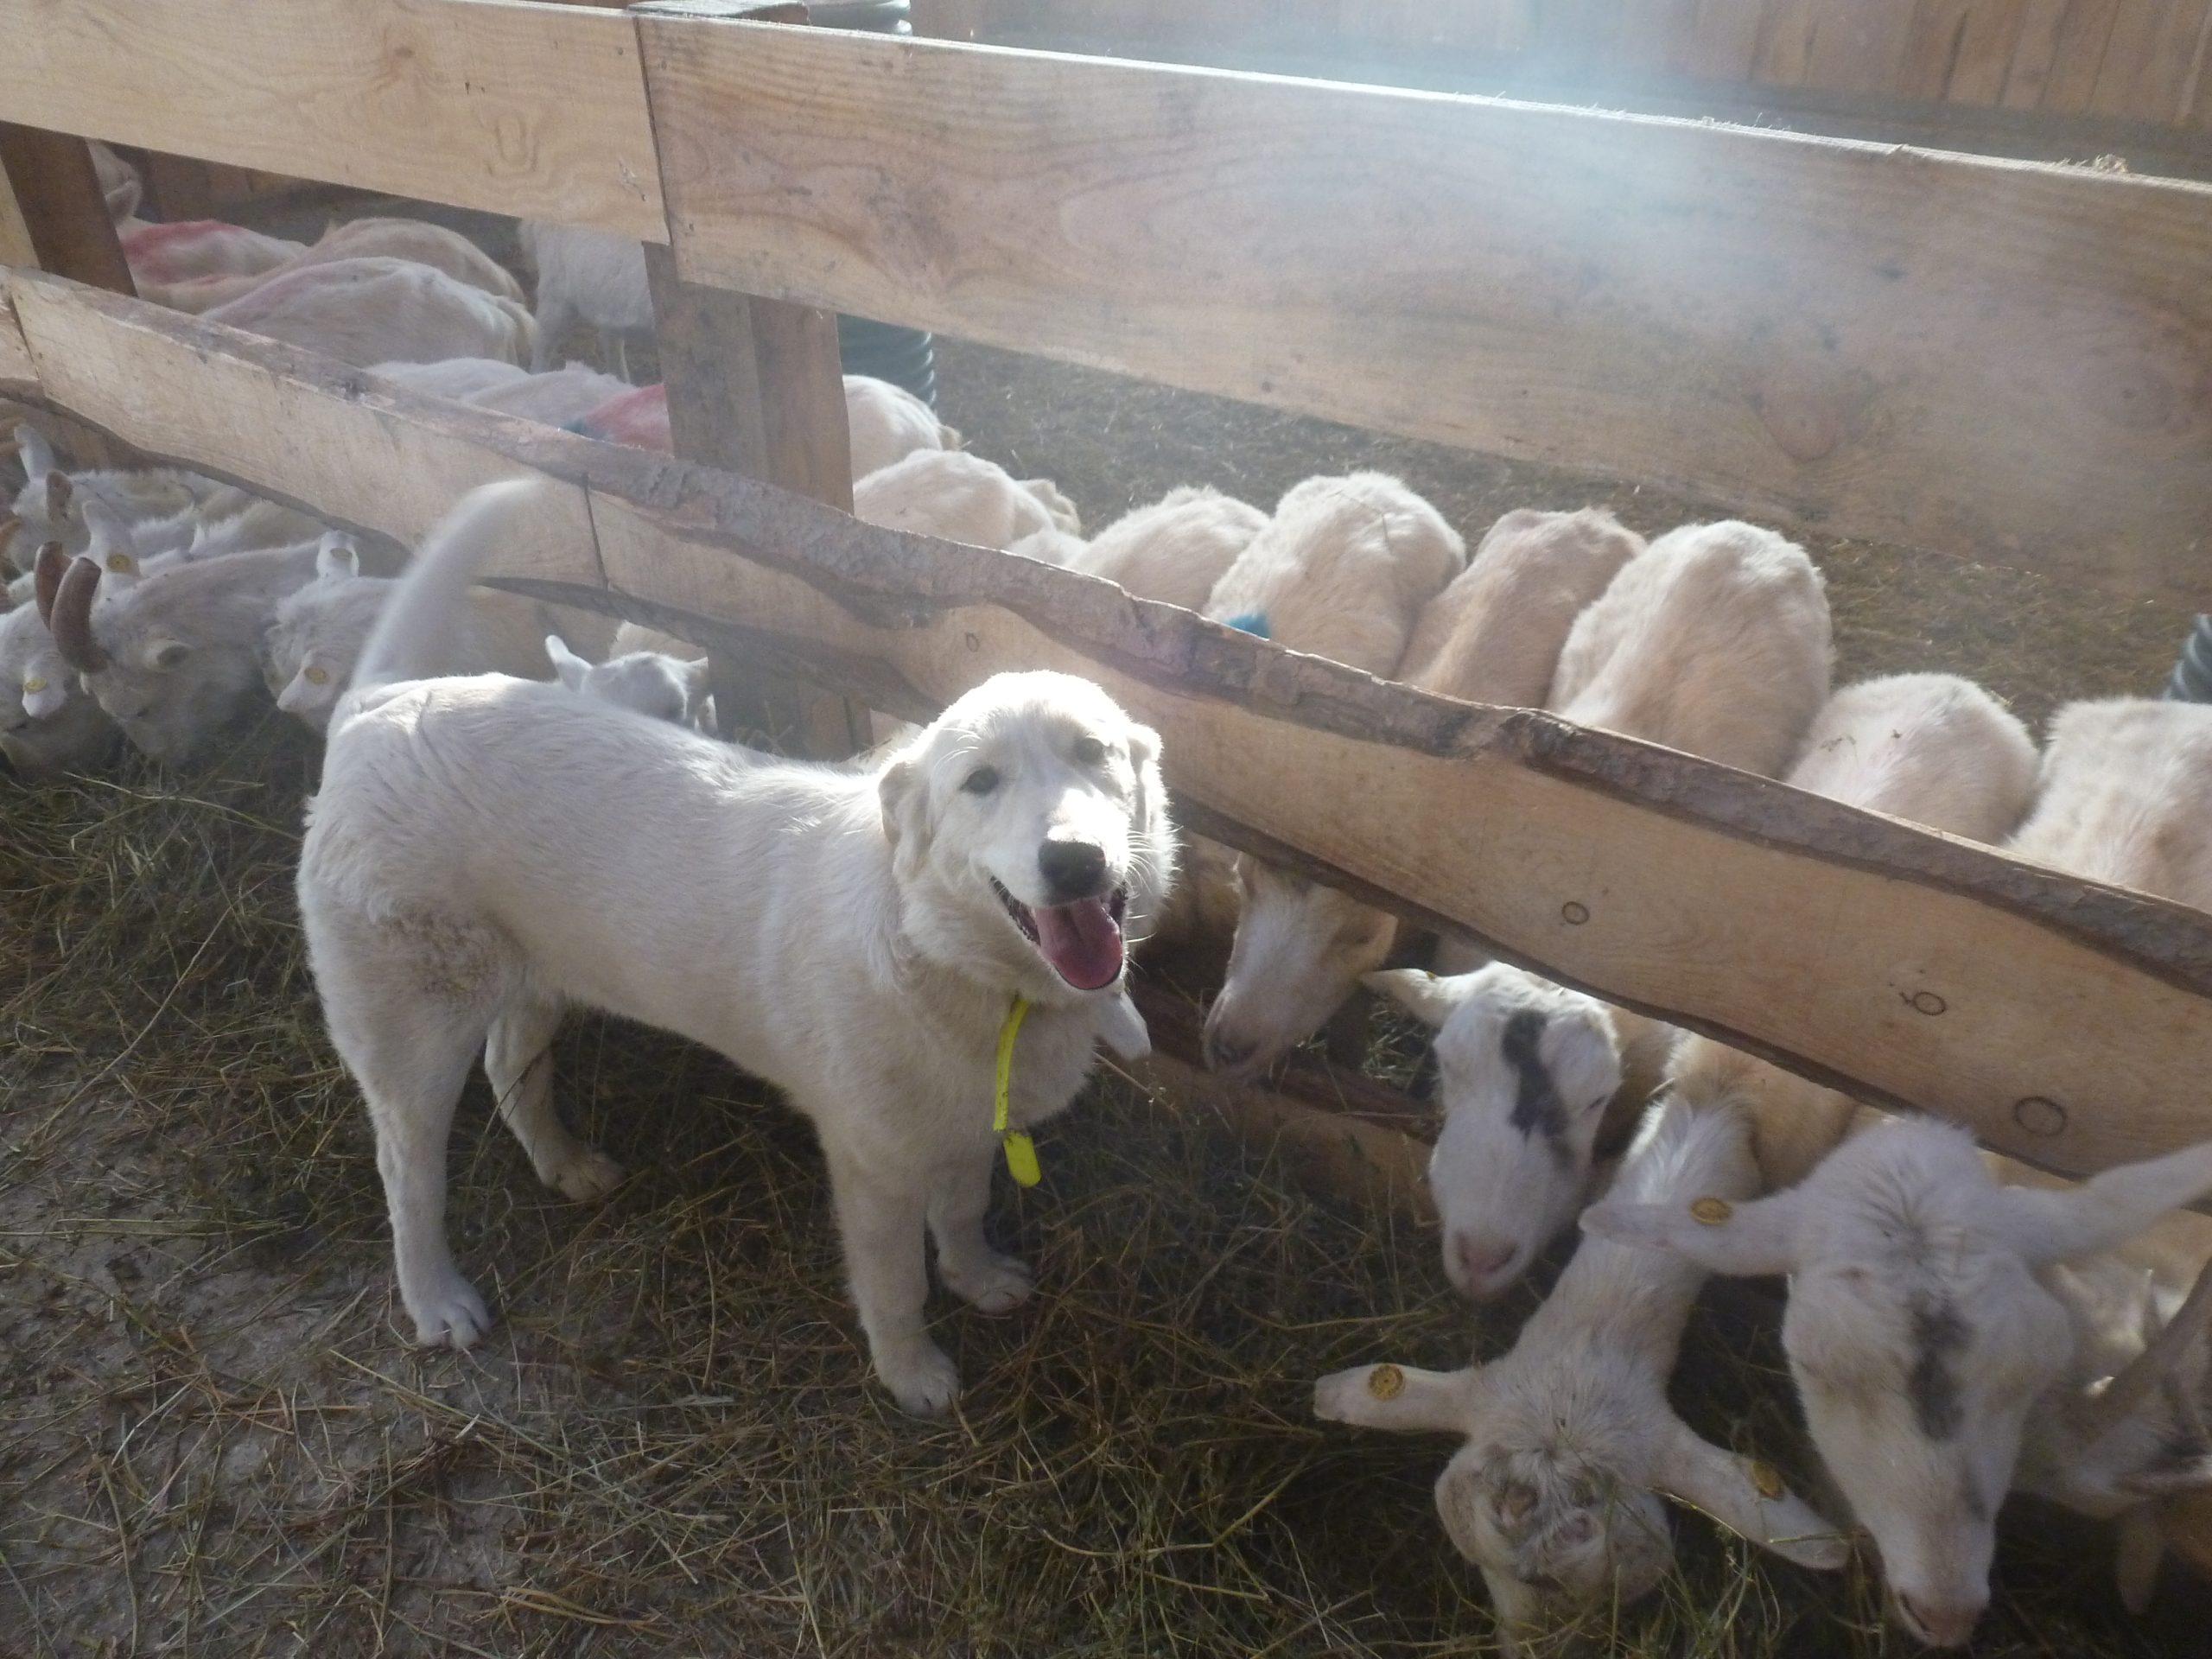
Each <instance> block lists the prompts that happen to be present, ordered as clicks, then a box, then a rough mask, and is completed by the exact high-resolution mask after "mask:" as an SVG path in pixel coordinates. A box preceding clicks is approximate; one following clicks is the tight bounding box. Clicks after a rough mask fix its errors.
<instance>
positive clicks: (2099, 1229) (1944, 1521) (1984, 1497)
mask: <svg viewBox="0 0 2212 1659" xmlns="http://www.w3.org/2000/svg"><path fill="white" fill-rule="evenodd" d="M2208 1188H2212V1144H2208V1145H2205V1146H2202V1147H2194V1148H2191V1149H2190V1150H2189V1151H2187V1152H2183V1153H2177V1154H2173V1155H2172V1156H2171V1157H2168V1158H2164V1159H2157V1160H2152V1161H2151V1162H2149V1163H2145V1164H2137V1165H2130V1166H2123V1167H2121V1168H2119V1169H2115V1170H2112V1171H2108V1172H2107V1173H2105V1174H2103V1175H2101V1176H2099V1177H2098V1178H2097V1179H2094V1180H2093V1181H2090V1182H2088V1183H2087V1184H2085V1185H2082V1186H2081V1187H2079V1188H2076V1189H2072V1190H2069V1191H2063V1192H2045V1191H2037V1190H2031V1189H2028V1188H2024V1187H2001V1186H1999V1185H1997V1184H1996V1181H1995V1180H1994V1179H1993V1177H1992V1176H1991V1175H1990V1174H1989V1173H1988V1171H1987V1170H1986V1167H1985V1166H1983V1164H1982V1162H1981V1160H1980V1156H1979V1155H1978V1154H1976V1152H1975V1151H1974V1143H1973V1141H1971V1140H1970V1139H1969V1138H1968V1137H1967V1135H1964V1134H1963V1133H1961V1131H1959V1130H1956V1129H1954V1128H1948V1127H1946V1126H1943V1125H1939V1124H1935V1123H1929V1122H1894V1123H1886V1124H1883V1125H1880V1126H1878V1127H1877V1128H1872V1129H1870V1130H1868V1131H1866V1133H1865V1134H1863V1135H1859V1137H1857V1138H1856V1139H1855V1140H1853V1141H1847V1142H1846V1143H1845V1144H1844V1146H1843V1147H1841V1148H1840V1150H1838V1151H1837V1152H1835V1153H1834V1154H1831V1156H1830V1157H1829V1158H1828V1159H1827V1161H1826V1162H1825V1163H1823V1164H1822V1165H1821V1166H1820V1167H1819V1168H1818V1169H1816V1170H1815V1172H1814V1173H1813V1174H1812V1175H1811V1176H1810V1177H1808V1179H1807V1180H1806V1181H1805V1182H1804V1183H1803V1184H1802V1185H1800V1186H1797V1187H1796V1188H1793V1189H1791V1190H1790V1191H1789V1192H1783V1193H1778V1194H1777V1195H1775V1196H1773V1197H1771V1198H1763V1199H1760V1200H1758V1201H1757V1202H1756V1203H1751V1204H1745V1205H1735V1206H1728V1205H1716V1204H1713V1203H1711V1202H1705V1201H1693V1202H1692V1203H1691V1204H1689V1205H1612V1204H1607V1205H1599V1206H1598V1207H1597V1208H1596V1209H1593V1210H1592V1211H1590V1212H1588V1213H1587V1214H1586V1216H1585V1217H1583V1229H1584V1230H1585V1231H1586V1232H1587V1233H1590V1234H1592V1235H1593V1236H1599V1237H1604V1238H1612V1239H1617V1240H1621V1241H1624V1242H1629V1243H1642V1244H1649V1245H1652V1246H1655V1247H1658V1248H1665V1249H1675V1250H1677V1251H1680V1252H1681V1254H1683V1255H1686V1256H1688V1258H1690V1259H1691V1260H1692V1261H1694V1262H1698V1263H1700V1264H1701V1265H1703V1266H1705V1267H1707V1268H1711V1269H1713V1270H1714V1271H1716V1272H1721V1273H1738V1274H1773V1273H1787V1274H1789V1275H1790V1289H1789V1307H1788V1310H1787V1312H1786V1313H1784V1315H1783V1348H1784V1350H1785V1351H1786V1352H1787V1354H1788V1356H1789V1369H1790V1374H1791V1376H1792V1377H1793V1378H1794V1379H1795V1380H1796V1385H1797V1389H1798V1393H1799V1395H1800V1397H1801V1399H1802V1402H1803V1405H1804V1409H1805V1416H1806V1421H1807V1424H1808V1427H1810V1429H1811V1431H1812V1437H1813V1441H1814V1444H1815V1446H1818V1448H1819V1449H1820V1452H1821V1458H1822V1459H1823V1460H1824V1461H1825V1462H1826V1463H1827V1466H1828V1469H1829V1471H1830V1473H1831V1474H1832V1475H1833V1476H1834V1479H1835V1482H1836V1484H1837V1486H1838V1488H1839V1489H1840V1491H1841V1492H1842V1494H1843V1496H1844V1497H1845V1498H1846V1500H1847V1501H1848V1502H1849V1503H1850V1504H1851V1506H1852V1508H1853V1511H1854V1513H1855V1514H1856V1516H1857V1517H1858V1519H1859V1522H1860V1524H1861V1525H1863V1526H1864V1527H1865V1528H1866V1530H1867V1531H1868V1533H1869V1534H1870V1535H1872V1538H1873V1541H1874V1543H1875V1545H1876V1547H1877V1548H1878V1550H1879V1551H1880V1553H1881V1557H1882V1566H1883V1572H1884V1575H1885V1580H1887V1583H1888V1586H1889V1588H1890V1591H1891V1605H1892V1609H1893V1611H1894V1612H1895V1614H1896V1616H1897V1619H1898V1621H1899V1622H1900V1623H1901V1624H1903V1625H1904V1627H1905V1628H1906V1629H1907V1630H1909V1631H1910V1632H1911V1633H1912V1634H1913V1635H1914V1636H1916V1637H1918V1638H1919V1639H1921V1640H1923V1641H1924V1642H1928V1643H1933V1644H1935V1645H1937V1646H1955V1645H1958V1644H1960V1643H1963V1642H1965V1641H1966V1640H1967V1637H1969V1636H1970V1635H1971V1634H1972V1632H1973V1630H1974V1624H1975V1623H1976V1621H1977V1620H1978V1619H1979V1618H1980V1614H1981V1611H1982V1610H1983V1608H1984V1607H1985V1606H1986V1605H1987V1603H1988V1599H1989V1581H1988V1580H1989V1563H1990V1560H1991V1557H1992V1555H1993V1553H1994V1550H1995V1547H1996V1529H1995V1521H1996V1515H1997V1510H1998V1506H1999V1503H2002V1502H2003V1500H2004V1497H2005V1492H2006V1491H2007V1490H2009V1488H2010V1487H2011V1486H2012V1480H2013V1475H2014V1470H2015V1465H2016V1461H2017V1459H2018V1454H2019V1450H2020V1445H2021V1438H2022V1433H2023V1430H2024V1426H2025V1423H2026V1420H2027V1418H2028V1414H2029V1413H2030V1411H2031V1408H2033V1407H2034V1406H2035V1405H2036V1403H2037V1400H2038V1399H2039V1398H2040V1397H2042V1396H2043V1395H2044V1393H2045V1391H2046V1390H2048V1389H2050V1388H2051V1387H2052V1386H2053V1384H2055V1383H2057V1382H2058V1381H2059V1380H2060V1379H2061V1377H2062V1376H2063V1374H2064V1373H2065V1371H2066V1370H2067V1368H2068V1364H2069V1356H2070V1355H2071V1353H2072V1350H2073V1343H2074V1332H2073V1328H2072V1325H2071V1324H2070V1322H2069V1319H2068V1316H2067V1313H2066V1310H2065V1309H2064V1307H2063V1306H2061V1304H2060V1303H2059V1301H2058V1300H2057V1298H2056V1297H2055V1296H2053V1295H2052V1294H2051V1293H2050V1291H2049V1290H2048V1289H2046V1288H2045V1287H2044V1285H2043V1284H2042V1283H2040V1282H2038V1280H2037V1270H2038V1269H2041V1268H2045V1267H2047V1266H2048V1265H2049V1264H2050V1263H2052V1262H2058V1261H2063V1260H2065V1259H2068V1258H2069V1257H2077V1256H2081V1255H2087V1254H2090V1253H2093V1252H2095V1251H2098V1250H2101V1249H2109V1248H2111V1247H2112V1246H2113V1245H2114V1244H2117V1243H2122V1242H2124V1241H2125V1240H2126V1239H2127V1238H2128V1237H2130V1236H2133V1234H2134V1233H2136V1232H2139V1231H2140V1230H2142V1229H2143V1228H2144V1227H2145V1226H2147V1225H2149V1224H2150V1223H2152V1221H2154V1220H2156V1219H2157V1218H2158V1216H2159V1215H2161V1214H2162V1213H2164V1211H2167V1210H2170V1209H2172V1208H2174V1207H2175V1206H2177V1205H2181V1204H2184V1203H2187V1202H2189V1201H2190V1200H2191V1199H2192V1198H2196V1197H2197V1196H2198V1195H2199V1194H2200V1193H2202V1192H2204V1191H2206V1190H2207V1189H2208Z"/></svg>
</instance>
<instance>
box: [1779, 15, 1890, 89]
mask: <svg viewBox="0 0 2212 1659" xmlns="http://www.w3.org/2000/svg"><path fill="white" fill-rule="evenodd" d="M1917 4H1918V0H1858V3H1856V4H1853V5H1849V6H1837V5H1834V4H1823V5H1818V6H1816V7H1815V9H1814V21H1815V25H1816V27H1815V30H1814V33H1813V36H1812V39H1811V41H1810V44H1809V46H1808V50H1807V53H1806V58H1805V71H1804V73H1803V74H1802V76H1801V77H1800V79H1799V84H1801V85H1802V86H1812V87H1819V88H1821V90H1823V91H1827V92H1895V91H1896V88H1897V83H1898V79H1899V77H1900V74H1901V73H1903V71H1904V59H1905V54H1906V50H1907V47H1908V43H1909V41H1910V36H1911V33H1912V27H1913V15H1914V12H1915V10H1916V7H1917Z"/></svg>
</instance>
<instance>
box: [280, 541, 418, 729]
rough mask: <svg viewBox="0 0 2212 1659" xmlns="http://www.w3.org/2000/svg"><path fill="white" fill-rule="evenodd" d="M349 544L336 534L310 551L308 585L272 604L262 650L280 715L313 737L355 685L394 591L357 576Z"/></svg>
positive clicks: (326, 725) (371, 578)
mask: <svg viewBox="0 0 2212 1659" xmlns="http://www.w3.org/2000/svg"><path fill="white" fill-rule="evenodd" d="M360 571H361V565H360V555H359V550H357V549H356V548H355V546H354V544H353V538H352V537H349V536H346V535H343V534H341V533H340V532H338V531H331V532H329V533H327V534H326V535H325V536H324V537H322V538H321V541H319V542H318V543H316V545H315V580H314V581H313V582H308V584H307V585H306V586H305V587H303V588H299V589H297V590H296V591H295V592H293V593H289V594H285V595H284V596H283V598H282V599H280V600H279V601H277V612H276V616H275V618H274V620H271V621H270V625H269V630H268V632H267V633H266V634H265V635H264V637H263V639H262V644H261V673H262V679H263V682H264V683H265V684H266V685H267V686H268V688H269V691H270V696H274V697H275V698H276V699H277V708H279V709H283V711H284V713H286V714H288V715H292V716H293V717H294V718H295V719H297V720H302V721H306V722H307V724H308V725H309V726H310V727H312V728H314V729H315V730H316V731H318V732H322V731H327V730H328V729H329V728H330V715H331V711H332V710H333V709H335V708H336V707H337V705H338V699H339V698H340V696H344V695H345V691H346V686H347V685H348V684H349V683H351V682H352V680H353V665H354V664H355V663H357V662H359V660H360V656H361V648H362V646H364V645H366V644H367V643H368V639H369V630H370V629H371V628H372V627H373V626H376V620H377V613H378V612H379V611H381V610H382V609H383V608H384V603H385V600H387V599H388V598H390V597H391V592H392V589H393V588H394V587H395V586H396V585H397V584H396V583H394V582H391V581H389V580H387V579H385V578H382V577H378V576H365V575H361V573H360Z"/></svg>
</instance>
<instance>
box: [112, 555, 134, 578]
mask: <svg viewBox="0 0 2212 1659" xmlns="http://www.w3.org/2000/svg"><path fill="white" fill-rule="evenodd" d="M107 568H108V569H111V570H112V571H114V572H115V573H116V575H123V574H124V572H126V571H130V570H136V569H137V568H138V562H137V560H136V559H134V558H132V557H131V556H130V555H129V554H128V553H111V554H109V555H108V556H107Z"/></svg>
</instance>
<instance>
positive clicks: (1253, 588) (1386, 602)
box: [1205, 473, 1467, 1078]
mask: <svg viewBox="0 0 2212 1659" xmlns="http://www.w3.org/2000/svg"><path fill="white" fill-rule="evenodd" d="M1466 557H1467V548H1466V543H1465V542H1464V541H1462V540H1461V539H1460V537H1459V532H1458V531H1455V530H1453V529H1452V527H1451V526H1450V525H1449V524H1446V523H1445V522H1444V519H1443V518H1442V517H1441V516H1440V514H1439V513H1438V512H1437V511H1436V509H1435V508H1434V507H1433V506H1431V505H1429V504H1428V503H1427V501H1425V500H1423V499H1421V497H1420V496H1419V495H1416V494H1415V493H1414V492H1413V491H1411V490H1409V489H1408V488H1407V487H1406V486H1404V485H1403V484H1402V483H1400V482H1399V481H1398V480H1396V479H1395V478H1392V477H1389V475H1387V474H1383V473H1354V474H1351V475H1349V476H1347V477H1343V478H1309V479H1307V480H1306V481H1305V482H1304V483H1302V484H1298V485H1294V486H1292V488H1291V489H1290V490H1289V491H1288V492H1287V493H1286V494H1285V495H1284V496H1283V498H1282V499H1281V502H1279V503H1278V504H1277V505H1276V507H1275V512H1274V518H1271V519H1270V520H1268V524H1267V526H1266V528H1264V529H1263V530H1262V531H1260V532H1259V534H1258V535H1256V536H1255V537H1253V538H1252V541H1251V543H1250V544H1249V546H1248V547H1246V548H1245V550H1244V551H1243V554H1242V555H1240V556H1238V558H1237V560H1236V563H1234V564H1232V565H1230V568H1229V569H1228V570H1227V571H1226V572H1225V573H1224V575H1222V577H1221V579H1220V581H1219V582H1216V583H1215V584H1214V589H1213V592H1212V594H1211V595H1209V596H1208V598H1207V600H1206V605H1205V614H1206V615H1207V616H1208V617H1210V618H1211V619H1212V620H1215V621H1217V622H1223V623H1226V624H1227V625H1228V626H1230V627H1235V628H1243V629H1244V630H1246V631H1247V632H1253V633H1257V634H1259V635H1261V636H1262V637H1263V638H1265V639H1273V640H1274V642H1275V643H1276V644H1277V645H1284V646H1287V647H1288V648H1289V649H1290V650H1292V651H1299V652H1306V653H1307V654H1308V655H1311V656H1315V657H1326V658H1331V659H1332V660H1333V661H1336V662H1339V663H1343V664H1345V665H1346V666H1348V667H1351V668H1357V669H1363V670H1365V671H1367V672H1368V673H1370V674H1377V675H1384V674H1389V673H1390V672H1392V671H1394V670H1395V668H1396V667H1397V665H1398V661H1399V658H1402V657H1403V656H1404V655H1405V650H1406V645H1407V642H1408V640H1409V639H1411V638H1412V637H1413V632H1414V626H1415V625H1416V624H1417V623H1418V622H1419V620H1420V619H1421V610H1422V607H1425V606H1427V604H1428V602H1429V601H1431V600H1433V599H1434V598H1435V597H1436V595H1437V594H1439V593H1440V592H1442V591H1443V589H1444V588H1445V586H1446V583H1448V582H1451V580H1452V578H1453V577H1454V576H1456V575H1459V571H1460V569H1461V568H1462V567H1463V566H1464V565H1465V563H1466ZM1236 884H1237V891H1238V896H1239V899H1240V904H1239V914H1238V917H1237V922H1236V940H1235V943H1234V944H1232V945H1231V947H1230V959H1229V976H1228V979H1227V981H1226V982H1224V984H1223V986H1222V988H1221V990H1220V992H1219V994H1218V995H1216V996H1215V998H1214V1001H1213V1007H1212V1008H1211V1010H1209V1012H1208V1014H1207V1015H1206V1025H1205V1053H1206V1064H1207V1065H1210V1066H1211V1067H1212V1068H1213V1069H1214V1070H1215V1071H1220V1072H1222V1073H1224V1075H1226V1076H1228V1077H1232V1078H1243V1077H1250V1076H1252V1075H1254V1074H1255V1073H1256V1072H1258V1071H1262V1070H1263V1069H1265V1068H1266V1067H1267V1066H1268V1065H1272V1064H1273V1063H1274V1060H1275V1059H1276V1058H1278V1057H1279V1056H1281V1054H1282V1053H1283V1052H1286V1051H1287V1050H1288V1049H1289V1048H1290V1047H1291V1046H1293V1045H1294V1044H1296V1043H1298V1042H1300V1041H1302V1040H1303V1039H1305V1038H1306V1037H1307V1036H1308V1035H1310V1034H1311V1033H1313V1030H1314V1029H1315V1028H1316V1027H1319V1025H1320V1023H1321V1022H1322V1021H1323V1020H1325V1019H1327V1018H1328V1017H1329V1015H1330V1014H1331V1013H1332V1012H1333V1011H1334V1010H1335V1008H1336V1007H1337V1005H1338V1003H1340V1002H1342V1001H1344V995H1345V994H1346V993H1348V992H1349V991H1350V989H1351V982H1352V981H1353V980H1355V979H1356V978H1357V969H1354V970H1352V971H1351V973H1349V974H1347V973H1344V972H1341V971H1339V969H1340V968H1341V964H1343V963H1359V964H1360V966H1361V967H1362V968H1367V967H1372V966H1374V965H1375V964H1376V963H1379V962H1381V961H1382V960H1383V957H1386V956H1387V955H1388V954H1389V948H1390V941H1391V940H1392V939H1394V938H1396V936H1397V921H1396V918H1394V917H1391V916H1389V915H1386V914H1384V913H1383V912H1379V911H1371V910H1369V909H1367V908H1366V907H1365V906H1363V905H1360V904H1358V903H1357V901H1355V900H1353V899H1348V898H1346V897H1345V896H1344V894H1343V893H1338V891H1337V890H1336V889H1334V888H1333V887H1324V886H1322V885H1321V884H1320V883H1319V882H1315V881H1310V880H1306V878H1305V877H1304V876H1300V875H1293V874H1290V873H1289V872H1287V871H1285V870H1279V869H1276V868H1274V867H1272V866H1270V865H1268V864H1265V863H1263V862H1262V861H1260V860H1258V859H1255V858H1252V857H1249V856H1247V855H1239V856H1238V858H1237V859H1236Z"/></svg>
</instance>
